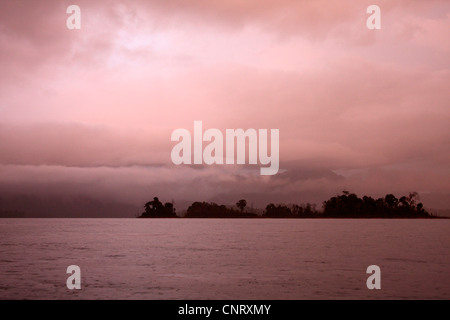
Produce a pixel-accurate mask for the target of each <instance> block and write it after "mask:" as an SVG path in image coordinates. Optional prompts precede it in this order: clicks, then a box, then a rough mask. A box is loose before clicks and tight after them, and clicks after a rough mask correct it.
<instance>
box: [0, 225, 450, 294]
mask: <svg viewBox="0 0 450 320" xmlns="http://www.w3.org/2000/svg"><path fill="white" fill-rule="evenodd" d="M0 239H1V241H0V299H164V300H165V299H450V256H449V253H448V252H449V245H450V220H440V219H436V220H434V219H433V220H425V219H420V220H389V219H367V220H366V219H354V220H351V219H0ZM69 265H78V266H79V267H80V269H81V290H69V289H67V287H66V280H67V278H68V277H69V274H67V273H66V269H67V267H68V266H69ZM370 265H378V266H379V267H380V269H381V290H369V289H368V288H367V286H366V280H367V278H368V277H369V276H370V275H369V274H367V273H366V269H367V267H368V266H370Z"/></svg>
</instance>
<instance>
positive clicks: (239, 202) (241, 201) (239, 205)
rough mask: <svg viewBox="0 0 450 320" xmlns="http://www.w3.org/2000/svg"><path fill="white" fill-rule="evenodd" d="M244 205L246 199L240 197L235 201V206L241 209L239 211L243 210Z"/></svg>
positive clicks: (245, 204)
mask: <svg viewBox="0 0 450 320" xmlns="http://www.w3.org/2000/svg"><path fill="white" fill-rule="evenodd" d="M246 206H247V201H246V200H245V199H241V200H239V201H238V202H236V207H238V208H239V209H240V210H241V212H242V211H244V209H245V207H246Z"/></svg>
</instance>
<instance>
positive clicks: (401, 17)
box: [0, 0, 450, 215]
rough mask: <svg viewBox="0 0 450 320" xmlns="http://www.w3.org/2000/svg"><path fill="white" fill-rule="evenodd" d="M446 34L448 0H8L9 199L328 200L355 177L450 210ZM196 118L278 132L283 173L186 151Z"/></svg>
mask: <svg viewBox="0 0 450 320" xmlns="http://www.w3.org/2000/svg"><path fill="white" fill-rule="evenodd" d="M72 4H76V5H78V6H79V7H80V9H81V29H79V30H69V29H68V28H67V27H66V20H67V18H68V17H69V16H70V14H67V13H66V9H67V7H68V6H69V5H72ZM372 4H377V5H378V6H379V7H380V9H381V29H380V30H369V29H368V28H367V27H366V20H367V18H368V17H369V14H367V13H366V9H367V7H368V6H369V5H372ZM448 39H450V2H449V1H447V0H429V1H423V0H404V1H402V0H396V1H392V0H377V1H372V0H371V1H365V0H342V1H329V0H314V1H313V0H299V1H287V0H276V1H275V0H263V1H261V0H246V1H245V2H243V1H234V0H229V1H207V0H192V1H175V0H168V1H138V0H131V1H112V0H111V1H95V2H94V1H87V0H71V1H61V0H38V1H33V2H31V1H23V0H15V1H1V2H0V70H1V73H0V74H1V75H0V204H1V203H2V202H1V199H2V198H8V197H13V196H17V195H28V196H32V197H43V198H45V199H48V201H52V200H51V199H62V198H65V199H66V198H79V197H81V198H89V199H94V200H96V201H103V202H108V201H115V202H120V203H126V204H129V205H136V206H138V207H142V206H143V204H144V203H145V202H146V201H147V200H149V199H152V198H153V197H154V196H158V197H159V198H160V199H161V200H162V201H172V200H174V201H175V203H177V202H178V203H180V204H182V203H191V202H193V201H216V202H219V203H226V204H233V203H235V202H236V201H237V200H239V199H241V198H243V197H244V198H246V199H248V202H249V203H251V204H254V205H255V206H259V207H264V206H265V205H266V204H267V203H268V202H269V201H270V202H284V203H289V202H295V203H306V202H314V203H317V205H318V206H319V207H320V205H321V203H322V202H323V201H324V200H326V199H328V198H329V197H330V196H334V195H336V194H338V193H340V192H341V191H342V190H350V191H352V192H355V193H357V194H358V195H360V196H362V195H365V194H367V195H371V196H373V197H378V196H384V195H385V194H388V193H394V194H396V195H398V196H401V195H405V194H408V192H412V191H417V192H419V194H420V196H421V199H422V201H423V202H424V204H425V206H426V207H427V208H436V209H449V208H450V166H449V163H450V132H449V130H448V124H449V122H450V111H449V107H450V90H449V87H448V86H449V83H450V42H449V41H448ZM196 120H199V121H202V123H203V128H204V130H206V129H208V128H217V129H219V130H221V131H222V132H225V130H226V129H233V128H242V129H244V130H246V129H248V128H255V129H279V132H280V141H279V148H280V170H279V172H278V174H276V175H274V176H261V175H260V174H259V166H254V165H253V166H248V165H236V166H231V165H211V166H208V165H203V166H202V165H195V166H194V165H179V166H177V165H174V164H173V163H172V161H171V158H170V154H171V150H172V148H173V147H174V145H175V143H174V142H172V141H171V133H172V132H173V131H174V130H175V129H178V128H185V129H188V130H189V131H191V132H192V131H193V124H194V121H196ZM49 199H50V200H49ZM75 205H76V204H75ZM99 214H100V215H107V214H108V213H107V212H101V213H99Z"/></svg>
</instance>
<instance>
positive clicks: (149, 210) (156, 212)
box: [140, 197, 176, 218]
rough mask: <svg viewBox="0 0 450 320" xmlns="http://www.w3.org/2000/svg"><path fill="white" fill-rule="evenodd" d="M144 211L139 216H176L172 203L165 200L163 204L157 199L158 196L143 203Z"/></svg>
mask: <svg viewBox="0 0 450 320" xmlns="http://www.w3.org/2000/svg"><path fill="white" fill-rule="evenodd" d="M144 209H145V211H144V212H143V213H142V215H141V216H140V217H141V218H174V217H176V213H175V209H174V207H173V204H172V203H170V202H166V203H165V204H164V205H163V204H162V202H161V201H159V199H158V197H154V198H153V200H152V201H149V202H147V203H146V204H145V205H144Z"/></svg>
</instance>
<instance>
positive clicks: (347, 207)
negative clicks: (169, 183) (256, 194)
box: [140, 191, 432, 218]
mask: <svg viewBox="0 0 450 320" xmlns="http://www.w3.org/2000/svg"><path fill="white" fill-rule="evenodd" d="M418 200H419V197H418V194H417V192H412V193H409V195H408V196H402V197H400V198H396V197H395V196H394V195H393V194H388V195H386V196H385V197H383V198H378V199H374V198H372V197H369V196H363V197H362V198H359V197H358V196H357V195H356V194H354V193H350V192H348V191H343V192H342V194H341V195H337V196H335V197H332V198H330V199H328V200H326V201H324V202H323V206H322V210H321V211H320V210H317V209H316V207H315V205H314V204H309V203H308V204H306V205H297V204H290V205H285V204H274V203H269V204H268V205H267V206H266V208H265V210H264V211H263V213H262V215H258V214H256V213H254V212H253V210H250V211H249V210H245V208H246V206H247V201H246V200H244V199H241V200H239V201H238V202H237V203H236V206H235V207H229V206H225V205H219V204H217V203H214V202H194V203H192V204H191V205H190V206H189V208H188V209H187V212H186V215H185V216H184V217H185V218H430V217H432V215H431V214H429V213H428V212H427V211H426V210H425V209H424V207H423V204H422V203H421V202H418ZM144 208H145V211H144V212H143V213H142V215H141V216H140V217H141V218H158V217H161V218H172V217H177V215H176V213H175V208H174V207H173V203H166V204H164V205H163V204H162V203H161V202H160V201H159V200H158V198H153V201H150V202H147V203H146V204H145V206H144Z"/></svg>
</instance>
